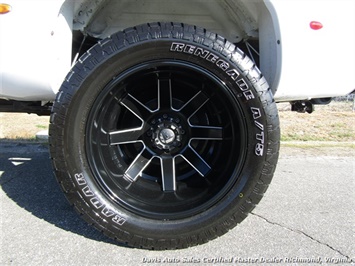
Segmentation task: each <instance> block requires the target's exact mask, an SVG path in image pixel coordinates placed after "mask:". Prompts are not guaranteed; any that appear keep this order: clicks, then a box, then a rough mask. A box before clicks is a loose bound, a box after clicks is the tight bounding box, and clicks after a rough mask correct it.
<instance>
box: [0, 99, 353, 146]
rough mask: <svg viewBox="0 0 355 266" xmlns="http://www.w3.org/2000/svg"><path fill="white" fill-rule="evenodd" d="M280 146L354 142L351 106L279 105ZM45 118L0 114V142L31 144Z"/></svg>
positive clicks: (32, 115) (45, 124) (42, 128)
mask: <svg viewBox="0 0 355 266" xmlns="http://www.w3.org/2000/svg"><path fill="white" fill-rule="evenodd" d="M278 109H279V115H280V124H281V141H283V142H290V141H292V142H297V141H298V142H306V141H313V142H319V141H320V142H321V141H327V142H334V143H337V142H350V144H351V142H355V125H354V124H355V112H353V111H352V103H351V102H332V103H331V104H329V105H323V106H320V105H317V106H316V107H315V111H314V112H313V113H312V114H308V113H296V112H291V111H290V105H289V104H288V103H282V104H278ZM48 125H49V117H48V116H37V115H35V114H20V113H0V140H15V141H19V140H26V141H34V140H35V139H36V133H37V132H38V131H42V130H47V129H48Z"/></svg>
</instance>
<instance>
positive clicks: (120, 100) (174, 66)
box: [86, 60, 247, 220]
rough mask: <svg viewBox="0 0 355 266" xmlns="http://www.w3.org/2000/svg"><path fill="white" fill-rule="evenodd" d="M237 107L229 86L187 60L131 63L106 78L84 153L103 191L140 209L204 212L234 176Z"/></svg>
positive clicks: (167, 213) (151, 214) (175, 214)
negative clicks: (128, 67)
mask: <svg viewBox="0 0 355 266" xmlns="http://www.w3.org/2000/svg"><path fill="white" fill-rule="evenodd" d="M243 117H244V115H243V114H242V111H241V108H240V106H239V104H238V102H237V100H236V99H235V97H234V95H233V93H232V91H231V90H230V89H229V88H228V87H227V86H226V84H225V83H224V82H223V81H222V80H220V79H218V78H217V77H216V76H215V75H213V74H212V73H211V72H209V71H207V70H205V69H202V68H200V67H198V66H196V65H194V64H192V63H189V62H184V61H177V60H159V61H151V62H146V63H143V64H139V65H136V66H133V67H131V68H130V69H128V70H126V71H125V72H123V73H121V74H120V75H119V76H117V77H113V79H112V81H111V82H110V83H109V84H107V85H106V86H105V88H104V89H103V90H102V92H101V93H100V94H99V95H98V97H97V99H96V100H95V102H94V103H93V105H92V108H91V112H90V114H89V118H88V121H87V126H86V147H87V148H86V156H87V158H88V162H89V166H90V169H91V171H92V173H93V175H94V177H95V179H96V181H97V182H98V183H99V184H100V186H101V188H102V190H103V191H104V193H105V194H106V195H107V197H108V198H110V199H112V200H113V201H114V202H115V204H117V205H119V206H121V207H123V208H125V209H126V210H128V211H129V212H133V213H135V214H137V215H139V216H143V217H146V218H151V219H168V220H174V219H181V218H186V217H190V216H193V215H196V214H198V213H201V212H203V211H204V210H206V209H208V208H209V207H211V206H213V205H214V204H216V203H217V202H218V201H219V200H221V198H223V197H224V196H225V195H226V194H227V193H228V191H229V190H230V189H231V187H232V186H233V185H234V184H235V183H236V182H237V181H238V176H239V172H240V170H241V167H242V165H243V162H244V160H245V149H246V145H247V138H246V135H247V131H246V125H245V121H244V118H243Z"/></svg>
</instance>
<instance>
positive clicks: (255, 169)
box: [63, 39, 267, 238]
mask: <svg viewBox="0 0 355 266" xmlns="http://www.w3.org/2000/svg"><path fill="white" fill-rule="evenodd" d="M174 45H175V46H174ZM176 47H178V48H176ZM196 47H197V48H200V49H202V50H203V51H205V53H206V54H208V55H206V57H203V56H201V54H199V55H196V54H195V52H196V49H197V48H196ZM95 49H96V48H95V47H94V48H93V49H92V50H91V52H92V53H93V52H94V51H95ZM217 49H218V48H217ZM88 58H89V59H88V60H92V61H91V62H85V61H83V65H86V66H89V65H90V66H92V67H91V69H90V68H88V67H84V68H81V69H77V70H75V68H74V71H76V73H75V74H74V75H73V77H72V80H74V78H76V80H81V82H78V83H75V84H74V85H72V89H73V90H74V94H73V97H72V99H71V101H70V104H69V106H68V109H67V115H66V119H65V125H64V127H65V131H64V137H63V138H64V149H63V150H64V152H63V154H64V157H65V158H67V159H66V161H67V173H68V178H69V179H70V180H71V181H72V182H73V186H74V187H73V191H75V192H76V193H73V194H74V195H75V196H74V198H75V203H74V204H76V205H79V206H81V207H80V208H81V209H82V211H83V212H85V213H86V214H87V215H88V216H90V217H91V218H92V219H93V220H95V222H96V223H98V224H100V225H101V226H103V227H106V228H108V230H110V231H112V232H114V233H115V232H116V231H117V230H118V231H126V232H130V233H131V234H133V233H134V234H137V235H142V236H146V237H154V236H156V235H160V236H161V235H164V237H166V238H168V237H177V236H184V235H185V236H186V235H192V234H194V233H195V232H196V234H197V233H198V232H201V230H203V229H205V230H208V229H209V228H214V227H215V226H217V225H219V224H222V223H224V222H225V221H228V220H229V219H230V217H231V216H234V215H240V213H239V212H243V204H244V203H245V202H246V201H250V199H249V198H248V195H250V194H251V193H252V190H253V188H254V187H255V185H256V183H257V182H258V180H259V178H260V175H261V172H262V169H263V166H264V164H265V161H266V150H267V132H266V130H265V129H266V128H267V118H266V115H265V112H264V108H263V98H262V97H263V95H262V94H261V93H260V92H259V91H258V90H259V89H258V88H257V86H258V84H257V83H254V80H253V78H251V77H249V76H248V74H247V73H246V72H245V68H246V66H245V64H246V61H243V56H242V55H241V54H240V53H234V54H231V53H225V51H218V50H214V49H213V48H210V47H204V46H203V45H200V44H196V43H194V42H192V41H186V40H180V39H178V40H173V39H169V40H164V39H159V40H150V41H142V42H138V43H134V44H131V45H129V46H127V47H125V48H124V49H120V50H117V51H115V52H112V54H106V52H105V47H103V53H102V56H97V57H95V59H96V60H93V58H90V57H88ZM157 59H167V60H181V61H186V62H189V63H191V64H194V65H196V66H198V67H201V68H204V69H207V70H208V71H210V72H211V73H212V74H213V75H215V76H216V77H217V78H219V79H220V80H223V81H224V82H225V83H226V86H227V87H228V88H229V89H230V92H231V97H233V98H234V101H235V102H236V104H239V106H240V108H241V111H242V113H243V116H244V118H245V125H246V128H247V131H248V134H247V148H246V150H245V161H244V164H243V166H242V170H241V171H240V176H239V178H238V180H237V182H236V183H235V185H234V186H233V187H232V189H231V190H230V191H229V192H228V193H227V194H226V195H225V196H224V197H223V199H222V200H220V201H219V202H218V203H217V204H215V205H214V206H212V207H210V208H209V209H207V210H206V211H205V212H203V213H200V214H198V215H195V216H193V217H189V218H185V219H180V220H171V221H157V220H153V219H147V218H143V217H140V216H137V215H135V214H134V213H131V212H129V211H127V210H125V209H124V208H122V207H120V206H117V204H115V203H114V202H113V201H111V200H110V199H109V198H108V197H107V195H106V194H105V192H104V191H103V189H102V188H101V187H100V185H99V184H98V183H97V182H96V181H95V178H94V176H93V174H92V172H91V170H90V167H89V164H88V158H87V152H86V146H85V145H86V142H85V135H86V127H87V119H88V116H89V113H90V111H91V107H92V105H93V103H94V101H95V99H96V98H97V96H98V95H99V94H100V92H101V91H102V90H103V89H104V88H105V86H106V85H107V84H108V83H109V82H110V81H111V80H112V77H116V76H119V75H120V74H121V73H122V72H124V71H125V70H127V69H129V68H131V67H133V66H135V65H138V64H142V63H146V62H149V61H154V60H157ZM94 61H95V62H94ZM93 62H94V63H95V64H93ZM227 66H228V68H227ZM243 71H244V74H243ZM233 73H234V74H233ZM235 73H238V74H239V76H238V77H236V76H237V75H236V74H235ZM238 81H239V82H238ZM68 83H70V81H68ZM258 147H259V148H260V147H263V151H262V154H261V151H260V149H258ZM83 202H84V204H83ZM97 214H99V215H97Z"/></svg>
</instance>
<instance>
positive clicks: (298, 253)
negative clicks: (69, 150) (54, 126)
mask: <svg viewBox="0 0 355 266" xmlns="http://www.w3.org/2000/svg"><path fill="white" fill-rule="evenodd" d="M354 159H355V158H354V157H353V156H352V155H351V154H347V153H342V154H340V155H339V154H335V155H334V154H327V153H324V152H323V153H317V152H314V151H313V152H311V153H308V151H307V149H305V150H304V149H298V150H293V149H292V148H291V149H288V150H287V151H286V153H282V151H281V156H280V159H279V164H278V167H277V169H276V172H275V176H274V179H273V182H272V183H271V185H270V187H269V189H268V191H267V193H266V195H265V197H264V198H263V199H262V201H261V203H260V204H259V205H258V206H257V208H256V209H255V210H254V211H253V212H252V214H250V215H249V216H248V217H247V219H246V220H244V221H243V222H242V223H241V224H240V225H238V226H237V227H236V228H235V229H233V230H231V231H230V232H228V233H227V234H226V235H224V236H222V237H220V238H218V239H216V240H213V241H211V242H209V243H207V244H204V245H201V246H197V247H192V248H188V249H183V250H173V251H147V250H140V249H132V248H127V247H124V246H122V245H120V244H117V243H116V242H114V241H112V240H110V239H108V238H106V237H105V236H103V235H101V233H99V232H97V231H96V230H95V229H93V228H91V227H90V226H88V225H87V224H86V223H85V222H84V221H82V220H81V219H80V218H79V217H78V215H77V214H76V213H75V212H74V211H73V210H72V208H71V207H70V206H69V204H68V202H67V201H66V199H65V198H64V196H63V195H62V193H61V191H60V189H59V186H58V185H57V183H56V181H55V178H54V175H53V173H52V169H51V164H50V159H49V154H48V148H47V147H46V145H43V144H38V143H35V144H14V143H0V185H1V189H0V232H1V236H0V241H1V243H0V244H1V247H0V265H146V264H149V265H154V264H155V265H163V264H171V265H197V264H200V265H230V264H232V265H245V264H252V263H254V264H263V265H265V264H270V265H271V264H273V265H274V264H279V265H286V264H288V265H296V264H297V265H299V264H301V265H305V264H308V265H309V264H311V265H318V264H320V263H322V264H323V265H331V264H338V265H355V247H354V243H355V237H354V225H355V215H354V214H355V210H354V206H355V204H354V203H355V194H354V191H355V183H354V178H355V172H354V164H355V160H354Z"/></svg>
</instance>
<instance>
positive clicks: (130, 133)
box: [109, 128, 144, 145]
mask: <svg viewBox="0 0 355 266" xmlns="http://www.w3.org/2000/svg"><path fill="white" fill-rule="evenodd" d="M143 133H144V128H132V129H127V130H118V131H112V132H110V133H109V136H110V145H118V144H127V143H136V142H139V138H140V137H141V136H142V134H143Z"/></svg>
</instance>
